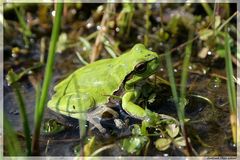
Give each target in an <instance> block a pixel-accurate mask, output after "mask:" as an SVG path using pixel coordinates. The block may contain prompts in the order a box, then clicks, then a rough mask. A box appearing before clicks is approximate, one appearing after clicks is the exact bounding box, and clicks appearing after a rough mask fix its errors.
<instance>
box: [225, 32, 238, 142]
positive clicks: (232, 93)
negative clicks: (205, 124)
mask: <svg viewBox="0 0 240 160" xmlns="http://www.w3.org/2000/svg"><path fill="white" fill-rule="evenodd" d="M225 29H226V30H227V27H226V28H225ZM229 42H230V37H229V34H228V33H227V31H226V33H225V52H226V54H225V65H226V74H227V91H228V99H229V110H230V114H231V115H230V122H231V127H232V136H233V143H235V144H236V143H237V126H236V125H237V120H236V119H237V99H236V90H235V84H234V79H233V77H234V73H233V66H232V60H231V50H230V43H229Z"/></svg>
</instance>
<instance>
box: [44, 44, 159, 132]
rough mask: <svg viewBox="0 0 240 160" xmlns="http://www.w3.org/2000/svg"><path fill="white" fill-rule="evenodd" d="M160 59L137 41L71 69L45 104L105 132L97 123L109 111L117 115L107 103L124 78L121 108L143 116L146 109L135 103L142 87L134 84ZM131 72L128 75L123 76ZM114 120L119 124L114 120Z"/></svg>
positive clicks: (114, 115)
mask: <svg viewBox="0 0 240 160" xmlns="http://www.w3.org/2000/svg"><path fill="white" fill-rule="evenodd" d="M159 63H160V62H159V57H158V55H157V54H156V53H155V52H152V51H149V50H147V49H146V48H145V47H144V45H142V44H136V45H135V46H134V47H133V48H132V49H131V50H130V51H128V52H126V53H125V54H122V55H121V56H119V57H117V58H114V59H103V60H99V61H96V62H94V63H91V64H88V65H86V66H84V67H82V68H79V69H78V70H76V71H75V72H73V73H72V74H71V75H70V76H68V77H67V78H66V79H64V80H63V81H62V82H60V83H59V84H58V85H56V86H55V88H54V91H55V92H56V93H55V94H54V95H53V96H52V99H51V100H50V101H49V102H48V107H49V108H50V109H52V110H54V111H56V112H59V113H61V114H64V115H67V116H70V117H73V118H77V119H85V120H87V121H89V122H90V123H92V124H94V126H95V127H97V128H98V129H99V130H100V131H101V132H105V129H104V128H103V127H102V126H101V124H100V123H99V122H100V119H101V116H102V114H103V113H104V112H109V113H111V114H112V115H113V117H114V118H117V117H118V113H117V112H116V111H114V110H113V109H111V108H110V107H108V106H107V105H106V104H107V103H108V102H109V99H110V97H111V96H112V97H113V96H114V93H115V92H116V91H118V90H119V88H120V86H122V84H123V82H125V83H124V84H123V85H124V94H123V96H122V108H123V109H124V110H125V111H126V112H127V113H128V114H129V115H131V116H133V117H135V118H139V119H143V118H144V117H145V116H146V113H145V110H144V109H143V108H141V107H140V106H138V105H136V104H135V102H136V101H137V99H138V97H139V95H140V93H141V89H140V88H141V87H137V86H139V83H140V82H141V81H142V80H144V79H146V78H147V77H149V76H150V75H152V74H154V73H155V72H156V70H157V69H158V66H159ZM143 64H144V65H143ZM130 74H131V78H130V79H127V80H126V77H127V76H128V75H130ZM97 119H98V120H97ZM115 124H116V125H118V124H117V121H115Z"/></svg>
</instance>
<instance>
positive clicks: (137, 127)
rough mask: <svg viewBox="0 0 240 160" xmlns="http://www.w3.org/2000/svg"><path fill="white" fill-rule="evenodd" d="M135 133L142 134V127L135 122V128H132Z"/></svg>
mask: <svg viewBox="0 0 240 160" xmlns="http://www.w3.org/2000/svg"><path fill="white" fill-rule="evenodd" d="M132 134H133V135H142V132H141V128H140V126H139V125H137V124H134V128H133V129H132Z"/></svg>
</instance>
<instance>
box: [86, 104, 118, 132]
mask: <svg viewBox="0 0 240 160" xmlns="http://www.w3.org/2000/svg"><path fill="white" fill-rule="evenodd" d="M105 112H108V113H110V114H111V115H112V116H113V118H114V119H116V118H117V117H118V113H117V112H116V111H114V110H113V109H111V108H109V107H106V106H100V107H97V108H95V109H94V110H92V111H89V112H88V114H87V120H88V121H89V122H90V123H92V124H93V125H94V126H95V127H96V128H97V129H98V130H99V131H100V132H101V133H104V132H106V129H105V128H103V126H102V125H101V123H100V121H101V119H102V116H103V114H104V113H105Z"/></svg>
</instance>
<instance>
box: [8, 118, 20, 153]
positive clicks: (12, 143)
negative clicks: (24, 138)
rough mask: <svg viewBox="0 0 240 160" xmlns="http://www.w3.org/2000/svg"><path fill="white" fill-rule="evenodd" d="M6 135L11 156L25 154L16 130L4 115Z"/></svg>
mask: <svg viewBox="0 0 240 160" xmlns="http://www.w3.org/2000/svg"><path fill="white" fill-rule="evenodd" d="M4 132H5V134H4V137H5V141H4V143H5V144H6V148H7V151H8V155H9V156H23V155H24V154H23V150H22V149H21V147H20V144H19V141H18V139H17V135H16V133H15V130H14V129H13V128H12V126H11V124H10V122H9V121H8V119H7V117H5V116H4Z"/></svg>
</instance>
